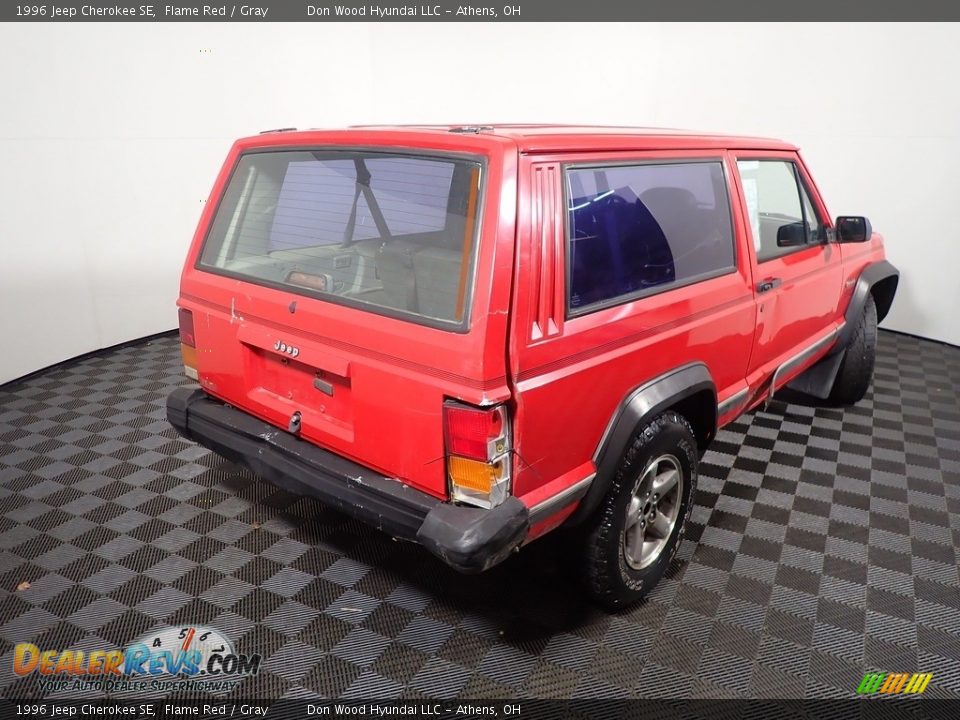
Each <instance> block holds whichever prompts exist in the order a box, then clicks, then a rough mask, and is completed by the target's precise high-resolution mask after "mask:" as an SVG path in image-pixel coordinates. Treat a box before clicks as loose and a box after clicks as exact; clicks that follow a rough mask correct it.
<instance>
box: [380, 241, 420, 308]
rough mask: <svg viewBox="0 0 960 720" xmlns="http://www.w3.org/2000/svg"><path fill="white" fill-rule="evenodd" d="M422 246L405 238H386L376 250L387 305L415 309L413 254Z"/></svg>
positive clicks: (415, 293) (415, 286) (415, 289)
mask: <svg viewBox="0 0 960 720" xmlns="http://www.w3.org/2000/svg"><path fill="white" fill-rule="evenodd" d="M422 247H423V246H422V245H420V244H419V243H412V242H409V241H407V240H388V241H387V242H385V243H383V246H382V247H381V248H380V249H379V250H378V251H377V270H378V271H379V273H380V281H381V282H382V283H383V294H384V296H385V298H386V301H387V303H386V304H387V305H388V306H389V307H392V308H396V309H398V310H409V311H413V312H416V311H417V281H416V277H415V275H414V256H415V255H417V253H418V252H419V251H420V250H421V249H422Z"/></svg>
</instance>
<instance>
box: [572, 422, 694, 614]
mask: <svg viewBox="0 0 960 720" xmlns="http://www.w3.org/2000/svg"><path fill="white" fill-rule="evenodd" d="M696 482H697V441H696V439H695V437H694V434H693V429H692V428H691V427H690V423H689V422H687V420H686V419H685V418H684V417H683V416H681V415H679V414H677V413H675V412H673V411H668V412H665V413H664V414H663V415H660V416H658V417H657V418H655V419H654V420H652V421H651V422H650V423H648V424H647V425H645V426H644V427H643V428H641V429H640V431H639V432H637V434H636V435H635V436H634V438H633V440H632V441H631V443H630V446H629V447H628V448H627V451H626V453H624V456H623V459H622V461H621V463H620V467H619V468H618V469H617V473H616V477H615V478H614V480H613V482H612V484H611V486H610V489H609V491H608V492H607V495H606V497H604V499H603V501H602V502H601V505H600V507H599V509H598V510H597V512H596V513H595V514H594V516H593V517H592V518H591V520H590V521H588V523H587V527H586V543H585V546H584V548H583V557H582V569H583V575H584V579H585V581H586V585H587V588H588V590H589V592H590V594H591V595H592V596H593V597H594V599H595V600H596V601H597V602H598V603H600V604H601V605H603V606H604V607H606V608H608V609H617V608H621V607H626V606H627V605H630V604H631V603H634V602H636V601H637V600H639V599H641V598H642V597H643V596H644V595H646V594H647V593H648V592H649V591H650V589H651V588H652V587H653V586H654V585H655V584H656V583H657V581H658V580H659V579H660V578H661V577H662V576H663V574H664V573H665V572H666V571H667V568H668V567H669V566H670V561H671V560H672V559H673V556H674V555H675V554H676V552H677V549H678V548H679V547H680V541H681V540H682V538H683V533H684V526H685V525H686V521H687V518H688V516H689V515H690V508H691V498H692V496H693V490H694V487H695V486H696Z"/></svg>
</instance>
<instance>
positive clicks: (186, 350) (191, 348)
mask: <svg viewBox="0 0 960 720" xmlns="http://www.w3.org/2000/svg"><path fill="white" fill-rule="evenodd" d="M178 314H179V318H180V355H181V357H182V358H183V372H184V374H185V375H186V376H187V377H188V378H191V379H192V380H197V379H198V378H199V375H198V374H197V337H196V335H194V332H193V313H192V312H190V311H189V310H187V309H186V308H180V311H179V313H178Z"/></svg>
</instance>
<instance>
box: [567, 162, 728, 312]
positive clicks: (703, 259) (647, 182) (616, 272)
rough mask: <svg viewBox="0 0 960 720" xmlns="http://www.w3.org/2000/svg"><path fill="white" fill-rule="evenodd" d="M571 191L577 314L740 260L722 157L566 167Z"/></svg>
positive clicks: (570, 258)
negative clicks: (698, 160) (736, 252)
mask: <svg viewBox="0 0 960 720" xmlns="http://www.w3.org/2000/svg"><path fill="white" fill-rule="evenodd" d="M566 191H567V200H568V206H567V223H568V233H567V243H568V249H567V273H568V284H567V309H568V311H569V312H570V313H571V314H573V315H576V314H582V313H584V312H588V311H589V310H591V309H598V308H600V307H605V306H607V305H611V304H615V303H616V302H622V301H626V300H630V299H634V298H636V297H640V296H643V295H648V294H652V293H655V292H661V291H663V290H669V289H670V288H671V287H676V286H679V285H686V284H689V283H691V282H696V281H698V280H705V279H707V278H711V277H716V276H717V275H720V274H723V273H726V272H731V271H733V269H734V267H735V258H734V247H733V232H732V227H731V221H730V201H729V198H728V196H727V185H726V180H725V178H724V173H723V164H722V163H721V162H720V161H719V160H717V161H703V162H683V163H672V164H643V165H631V166H624V165H615V166H605V167H590V168H568V169H567V170H566Z"/></svg>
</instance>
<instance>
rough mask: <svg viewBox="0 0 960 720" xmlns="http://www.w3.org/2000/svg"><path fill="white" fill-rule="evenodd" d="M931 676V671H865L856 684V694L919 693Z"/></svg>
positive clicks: (925, 687)
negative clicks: (857, 684)
mask: <svg viewBox="0 0 960 720" xmlns="http://www.w3.org/2000/svg"><path fill="white" fill-rule="evenodd" d="M932 678H933V673H867V674H866V675H864V676H863V680H861V681H860V685H859V686H857V694H858V695H869V694H871V693H877V692H879V693H884V694H886V695H898V694H900V693H903V694H908V695H919V694H920V693H922V692H923V691H924V690H926V689H927V685H929V684H930V680H931V679H932Z"/></svg>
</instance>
